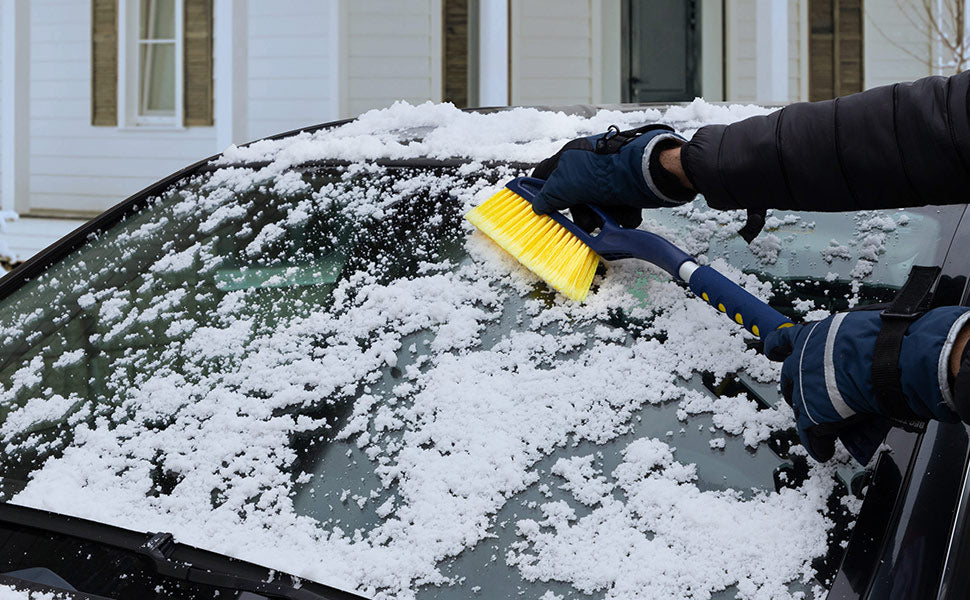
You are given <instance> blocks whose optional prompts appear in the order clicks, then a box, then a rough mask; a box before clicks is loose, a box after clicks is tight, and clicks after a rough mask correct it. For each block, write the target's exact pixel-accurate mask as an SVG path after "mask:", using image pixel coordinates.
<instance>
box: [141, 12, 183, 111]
mask: <svg viewBox="0 0 970 600" xmlns="http://www.w3.org/2000/svg"><path fill="white" fill-rule="evenodd" d="M138 16H139V19H138V21H139V27H138V29H139V32H138V116H139V117H147V118H159V117H162V118H165V117H167V118H174V117H175V78H176V75H177V74H176V66H175V58H176V57H177V56H178V52H177V50H178V48H177V46H178V36H176V33H175V27H176V19H175V0H141V6H140V10H139V15H138Z"/></svg>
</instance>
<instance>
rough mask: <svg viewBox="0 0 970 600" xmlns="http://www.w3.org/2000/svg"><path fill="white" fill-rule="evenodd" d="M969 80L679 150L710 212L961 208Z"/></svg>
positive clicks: (827, 107)
mask: <svg viewBox="0 0 970 600" xmlns="http://www.w3.org/2000/svg"><path fill="white" fill-rule="evenodd" d="M968 88H970V71H966V72H963V73H960V74H959V75H954V76H952V77H927V78H925V79H920V80H918V81H915V82H912V83H897V84H894V85H888V86H883V87H878V88H873V89H871V90H867V91H865V92H861V93H858V94H853V95H850V96H844V97H842V98H836V99H834V100H826V101H823V102H800V103H797V104H791V105H789V106H786V107H785V108H783V109H781V110H778V111H775V112H773V113H771V114H769V115H766V116H760V117H752V118H749V119H745V120H744V121H740V122H738V123H734V124H731V125H709V126H707V127H703V128H701V129H700V130H698V131H697V133H696V134H694V137H693V139H692V140H691V141H690V142H689V143H688V144H687V145H686V146H685V147H684V149H683V150H682V158H683V163H684V168H685V171H686V172H687V176H688V178H689V179H690V180H691V182H692V183H693V184H694V187H695V188H696V189H697V190H698V191H699V192H700V193H702V194H704V197H705V199H706V200H707V203H708V204H709V205H710V206H711V207H713V208H719V209H738V208H748V209H752V208H753V209H759V208H782V209H788V210H819V211H840V210H859V209H872V208H898V207H904V206H920V205H926V204H962V203H964V202H967V201H968V200H970V193H968V190H970V115H968V112H970V106H968V101H970V91H968Z"/></svg>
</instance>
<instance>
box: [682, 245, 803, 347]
mask: <svg viewBox="0 0 970 600" xmlns="http://www.w3.org/2000/svg"><path fill="white" fill-rule="evenodd" d="M680 271H681V274H680V276H679V277H680V278H681V279H683V280H684V281H686V282H687V285H688V286H690V289H691V291H692V292H694V293H695V294H696V295H697V296H699V297H701V298H703V299H704V301H705V302H707V303H708V304H710V305H711V306H713V307H714V308H716V309H717V310H719V311H721V312H722V313H724V314H726V315H727V316H729V317H731V318H732V319H734V322H735V323H737V324H738V325H741V326H743V327H744V328H745V329H747V330H748V331H750V332H751V333H753V334H755V335H756V336H758V337H762V336H765V335H768V334H769V333H771V332H772V331H774V330H776V329H780V328H782V327H788V326H791V324H792V322H791V321H790V320H789V319H788V317H786V316H785V315H783V314H781V313H780V312H778V311H777V310H775V309H773V308H771V307H770V306H768V304H766V303H765V302H764V301H762V300H759V299H758V298H756V297H755V296H753V295H751V294H750V293H748V292H747V291H746V290H745V289H744V288H742V287H741V286H740V285H738V284H736V283H734V282H733V281H731V280H730V279H728V278H727V277H725V276H724V275H722V274H721V273H719V272H718V271H717V270H716V269H714V268H712V267H708V266H703V267H701V266H698V264H697V263H695V262H693V261H691V262H685V263H684V264H683V265H681V268H680Z"/></svg>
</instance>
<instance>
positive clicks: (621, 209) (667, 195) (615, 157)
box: [532, 124, 695, 230]
mask: <svg viewBox="0 0 970 600" xmlns="http://www.w3.org/2000/svg"><path fill="white" fill-rule="evenodd" d="M684 142H685V140H684V138H682V137H681V136H679V135H677V134H676V133H674V132H673V129H671V128H670V127H668V126H666V125H659V124H658V125H650V126H647V127H642V128H640V129H635V130H631V131H620V130H619V129H617V128H615V127H614V128H611V129H610V131H607V132H606V133H603V134H599V135H594V136H590V137H585V138H579V139H576V140H573V141H571V142H569V143H567V144H566V145H565V146H563V147H562V149H561V150H559V152H557V153H556V154H555V155H554V156H551V157H549V158H547V159H545V160H543V161H542V162H541V163H539V165H538V166H537V167H536V168H535V170H534V171H533V173H532V176H533V177H538V178H539V179H546V180H547V181H546V183H545V185H543V187H542V190H541V191H540V192H539V194H538V195H537V196H536V198H535V199H534V200H533V202H532V207H533V209H534V210H535V211H536V212H537V213H539V214H546V213H549V212H552V211H557V210H564V209H567V208H568V209H571V210H572V213H573V220H574V221H576V223H577V224H578V225H580V226H581V227H583V228H584V229H587V230H590V229H593V228H594V227H598V226H599V225H600V224H599V223H595V222H590V219H594V220H598V219H596V218H595V215H594V214H593V213H592V211H590V210H589V209H586V208H585V205H587V204H595V205H597V206H601V207H603V208H604V209H606V211H607V212H608V213H609V214H610V216H613V217H614V218H616V220H617V222H618V223H619V224H620V225H622V226H624V227H636V226H637V225H639V224H640V220H641V217H640V209H643V208H657V207H661V206H678V205H680V204H683V203H684V202H687V201H689V200H691V199H692V198H693V197H694V195H695V194H694V192H692V191H689V190H686V189H685V188H683V187H681V186H680V184H679V182H678V181H677V178H676V177H675V176H673V175H671V174H670V173H667V172H666V171H665V170H664V169H663V168H662V167H660V165H659V161H658V159H657V155H658V154H659V152H660V150H662V149H664V148H669V147H674V146H678V145H680V144H682V143H684ZM577 213H578V214H577ZM590 225H591V226H590Z"/></svg>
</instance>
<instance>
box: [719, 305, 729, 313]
mask: <svg viewBox="0 0 970 600" xmlns="http://www.w3.org/2000/svg"><path fill="white" fill-rule="evenodd" d="M717 309H718V310H719V311H721V312H727V309H726V308H724V305H723V304H718V305H717Z"/></svg>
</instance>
